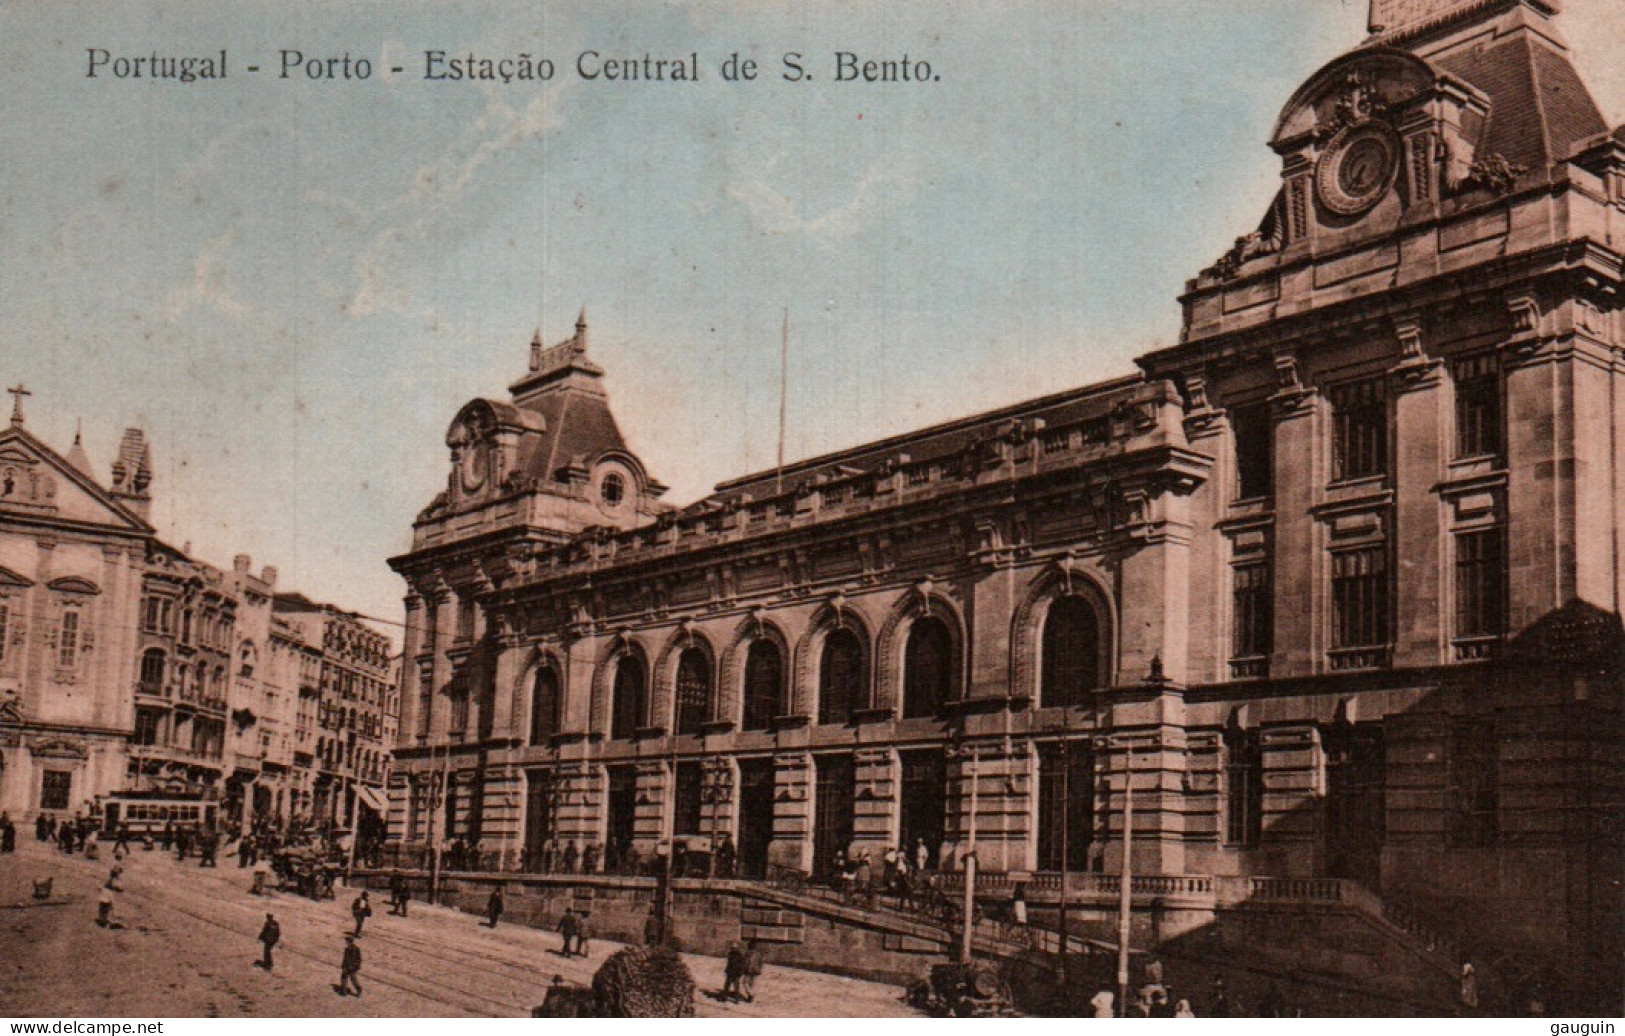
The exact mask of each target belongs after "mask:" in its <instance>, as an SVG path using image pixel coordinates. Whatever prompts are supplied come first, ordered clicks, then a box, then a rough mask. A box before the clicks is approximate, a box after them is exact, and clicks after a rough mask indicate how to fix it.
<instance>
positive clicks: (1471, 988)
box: [1458, 961, 1478, 1014]
mask: <svg viewBox="0 0 1625 1036" xmlns="http://www.w3.org/2000/svg"><path fill="white" fill-rule="evenodd" d="M1458 995H1459V998H1460V1000H1461V1009H1462V1013H1463V1014H1476V1013H1477V1011H1478V976H1477V975H1476V974H1474V973H1473V966H1472V964H1470V963H1468V962H1467V961H1463V962H1462V965H1461V991H1460V993H1459V994H1458Z"/></svg>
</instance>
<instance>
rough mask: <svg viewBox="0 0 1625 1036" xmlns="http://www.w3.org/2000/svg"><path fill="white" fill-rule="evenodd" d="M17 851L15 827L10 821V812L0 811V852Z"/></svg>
mask: <svg viewBox="0 0 1625 1036" xmlns="http://www.w3.org/2000/svg"><path fill="white" fill-rule="evenodd" d="M16 851H17V827H16V825H15V824H13V823H12V822H11V814H10V813H4V812H0V853H11V852H16Z"/></svg>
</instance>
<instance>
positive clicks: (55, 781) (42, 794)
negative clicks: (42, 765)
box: [39, 770, 73, 809]
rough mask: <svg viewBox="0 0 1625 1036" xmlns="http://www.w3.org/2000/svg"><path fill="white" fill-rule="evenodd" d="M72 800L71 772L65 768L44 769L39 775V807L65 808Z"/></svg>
mask: <svg viewBox="0 0 1625 1036" xmlns="http://www.w3.org/2000/svg"><path fill="white" fill-rule="evenodd" d="M72 801H73V774H72V773H70V772H69V771H67V770H46V771H45V772H44V773H42V774H41V775H40V785H39V808H40V809H67V808H68V803H70V802H72Z"/></svg>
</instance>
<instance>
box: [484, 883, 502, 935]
mask: <svg viewBox="0 0 1625 1036" xmlns="http://www.w3.org/2000/svg"><path fill="white" fill-rule="evenodd" d="M502 905H503V904H502V886H500V885H498V886H496V887H495V888H493V889H491V898H490V899H487V900H486V901H485V916H486V917H488V918H489V919H490V923H489V924H488V925H487V927H489V928H495V927H496V926H497V922H498V921H500V920H502Z"/></svg>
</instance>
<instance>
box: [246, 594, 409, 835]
mask: <svg viewBox="0 0 1625 1036" xmlns="http://www.w3.org/2000/svg"><path fill="white" fill-rule="evenodd" d="M273 607H274V611H275V616H276V618H277V619H279V620H281V622H282V623H285V624H286V627H287V633H286V634H284V640H285V647H284V650H286V651H287V653H288V656H289V657H288V662H289V663H290V664H289V665H288V667H287V668H288V670H291V672H290V674H289V675H292V672H297V673H298V678H297V680H298V682H297V683H296V684H295V685H294V686H295V687H297V692H296V693H294V694H293V695H291V697H287V698H286V701H287V703H288V704H292V706H293V708H294V709H295V719H294V723H295V730H296V737H297V742H296V745H297V747H296V759H295V767H296V768H304V769H309V770H310V771H311V774H310V775H309V777H308V778H307V779H304V780H300V781H299V782H298V783H299V784H300V785H301V786H302V789H303V790H304V791H306V792H307V793H308V796H309V798H308V799H307V800H306V808H307V809H308V816H309V818H310V819H311V820H312V821H313V822H314V823H316V824H317V825H318V826H328V825H331V826H338V827H345V828H354V827H355V826H356V825H357V824H359V823H362V822H363V821H365V820H366V818H367V814H370V815H371V818H372V822H373V823H375V824H377V825H378V827H377V834H378V835H379V836H381V835H382V823H383V819H384V818H383V813H384V809H383V804H384V792H383V789H384V784H385V781H386V780H387V778H388V774H389V760H390V757H389V750H390V746H389V745H388V744H386V743H385V741H384V733H385V724H386V716H388V710H389V707H390V706H391V704H392V702H393V699H394V694H393V693H392V690H391V687H392V684H391V680H392V676H393V673H392V666H391V663H390V658H391V652H390V643H389V639H388V638H387V637H385V636H384V635H383V634H381V633H379V632H377V631H375V630H373V629H370V628H369V627H367V626H366V625H365V624H364V623H362V622H361V621H360V620H359V619H358V618H357V617H356V616H355V615H353V614H351V613H348V612H345V611H342V610H340V609H339V608H336V607H334V606H333V605H330V604H320V603H317V602H314V601H311V600H309V599H308V598H306V597H304V596H302V595H300V594H278V595H277V596H276V599H275V603H274V606H273ZM306 659H311V660H313V661H314V666H312V665H310V664H309V663H307V662H306V661H305V660H306ZM312 677H314V680H315V682H314V685H312V683H311V679H312ZM312 691H314V692H315V693H314V694H313V693H311V692H312ZM285 695H286V691H285ZM301 709H302V710H303V712H304V717H303V718H304V723H303V725H301V720H300V715H299V711H300V710H301ZM312 711H314V716H312V715H311V712H312ZM312 719H313V720H314V723H311V722H310V721H311V720H312ZM389 722H392V721H389ZM299 734H302V735H303V736H302V737H298V735H299ZM299 753H302V754H305V755H308V756H309V757H310V760H309V762H304V761H303V760H301V759H299V758H297V754H299Z"/></svg>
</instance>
